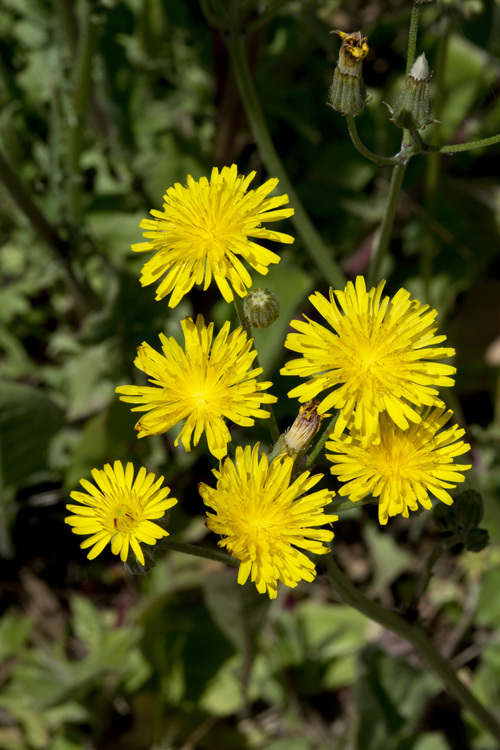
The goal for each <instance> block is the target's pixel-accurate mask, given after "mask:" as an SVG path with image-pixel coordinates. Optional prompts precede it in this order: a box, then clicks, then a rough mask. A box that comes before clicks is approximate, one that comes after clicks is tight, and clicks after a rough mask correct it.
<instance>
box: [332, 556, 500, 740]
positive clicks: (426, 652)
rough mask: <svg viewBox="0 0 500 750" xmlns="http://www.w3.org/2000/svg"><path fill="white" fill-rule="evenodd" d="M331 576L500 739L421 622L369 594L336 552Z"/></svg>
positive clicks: (498, 727) (498, 726)
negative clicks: (337, 559)
mask: <svg viewBox="0 0 500 750" xmlns="http://www.w3.org/2000/svg"><path fill="white" fill-rule="evenodd" d="M326 565H327V571H328V578H329V581H330V583H331V585H332V587H333V588H334V589H335V591H337V593H338V594H339V595H340V597H341V598H342V600H343V601H344V602H345V603H346V604H350V605H351V606H352V607H354V608H355V609H357V610H358V611H359V612H361V613H362V614H364V615H366V617H368V618H370V620H373V621H374V622H378V623H379V624H380V625H382V626H383V627H384V628H387V630H390V631H391V632H393V633H396V634H397V635H399V636H401V638H404V639H405V640H406V641H408V643H411V645H412V646H413V647H414V649H415V650H416V651H417V652H418V653H419V654H420V656H421V657H422V659H423V660H424V661H425V662H426V663H427V665H428V666H429V667H430V669H431V670H432V671H433V672H434V674H435V675H436V677H437V678H438V679H439V680H440V681H441V682H442V683H443V685H444V686H445V688H446V689H447V690H448V692H449V693H450V695H452V696H453V697H454V698H455V699H456V700H457V701H458V702H459V703H460V705H461V706H462V707H463V708H465V709H467V710H468V711H470V712H471V713H472V714H473V715H474V716H475V717H476V719H477V720H478V721H479V722H480V724H481V725H482V726H483V727H484V728H485V729H487V730H488V731H489V732H490V733H491V735H492V736H493V737H495V739H496V740H497V742H500V723H499V721H498V719H497V718H496V717H495V716H493V714H491V713H490V712H489V711H488V710H487V709H486V708H485V707H484V706H483V705H482V703H480V702H479V701H478V700H477V698H476V697H475V696H474V695H473V694H472V693H471V692H470V690H469V689H468V688H467V687H466V686H465V685H464V684H463V682H461V680H459V679H458V677H457V675H456V674H455V672H454V670H453V669H452V667H451V666H450V665H449V663H448V662H447V661H446V660H445V659H443V657H442V656H441V655H440V654H439V653H438V651H437V650H436V648H435V647H434V645H433V644H432V643H431V641H430V639H429V638H428V636H427V635H426V633H425V632H424V631H423V630H422V628H421V627H420V626H419V625H413V624H410V623H409V622H407V621H406V620H404V619H403V618H402V617H401V616H400V615H399V614H397V613H396V612H394V611H392V610H389V609H385V608H384V607H382V606H381V605H380V604H378V603H377V602H374V601H372V600H371V599H369V598H368V597H367V596H365V595H364V594H363V593H362V592H361V591H360V590H359V589H358V588H356V586H354V584H353V583H351V581H349V579H348V578H347V577H346V576H345V575H344V574H343V573H342V572H341V570H340V568H339V567H338V565H337V564H336V562H335V560H334V559H333V556H332V555H328V556H327V559H326Z"/></svg>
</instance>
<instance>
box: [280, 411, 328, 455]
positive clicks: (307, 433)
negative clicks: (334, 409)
mask: <svg viewBox="0 0 500 750" xmlns="http://www.w3.org/2000/svg"><path fill="white" fill-rule="evenodd" d="M318 406H319V401H316V400H314V401H308V402H307V403H306V404H303V405H302V406H301V407H300V410H299V414H298V416H297V417H296V419H295V421H294V423H293V425H292V426H291V427H290V428H289V429H288V430H287V431H286V432H285V443H286V447H287V450H288V455H289V456H297V455H298V454H299V453H304V452H305V451H306V450H307V449H308V447H309V445H310V443H311V440H312V439H313V437H314V436H315V435H316V433H317V432H318V430H319V428H320V427H321V422H322V421H323V418H324V417H325V415H324V414H318ZM328 416H329V415H328Z"/></svg>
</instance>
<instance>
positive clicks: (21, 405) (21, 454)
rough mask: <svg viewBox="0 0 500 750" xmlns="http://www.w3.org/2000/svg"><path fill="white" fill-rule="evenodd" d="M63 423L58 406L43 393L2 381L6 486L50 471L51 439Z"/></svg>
mask: <svg viewBox="0 0 500 750" xmlns="http://www.w3.org/2000/svg"><path fill="white" fill-rule="evenodd" d="M62 422H63V414H62V411H61V409H60V408H59V407H58V406H57V404H55V403H54V401H52V399H51V398H49V396H47V395H46V394H45V393H44V392H43V391H42V390H40V389H37V388H33V387H31V386H29V385H21V384H20V383H8V382H6V381H0V450H1V455H2V466H3V474H4V477H3V481H4V484H6V485H7V484H17V483H19V482H23V481H26V479H28V478H29V476H30V475H31V474H34V473H35V472H37V471H41V470H43V469H46V468H47V458H46V454H47V447H48V443H49V440H50V438H51V437H52V436H53V435H54V434H55V433H56V432H57V431H58V429H59V428H60V427H61V425H62Z"/></svg>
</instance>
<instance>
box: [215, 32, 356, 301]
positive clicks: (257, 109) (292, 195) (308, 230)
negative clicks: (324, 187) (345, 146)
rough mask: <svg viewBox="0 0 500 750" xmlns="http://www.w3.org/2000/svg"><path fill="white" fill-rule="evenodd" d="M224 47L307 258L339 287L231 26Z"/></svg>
mask: <svg viewBox="0 0 500 750" xmlns="http://www.w3.org/2000/svg"><path fill="white" fill-rule="evenodd" d="M228 50H229V57H230V59H231V66H232V70H233V74H234V77H235V79H236V84H237V86H238V91H239V94H240V97H241V101H242V103H243V107H244V109H245V113H246V116H247V119H248V122H249V124H250V128H251V130H252V133H253V136H254V138H255V141H256V143H257V146H258V147H259V151H260V153H261V155H262V158H263V160H264V163H265V165H266V168H267V170H268V173H269V174H271V175H273V176H276V177H277V178H278V179H279V181H280V183H281V186H282V187H283V188H284V189H285V191H286V192H287V194H288V197H289V200H290V203H291V204H292V206H293V208H294V210H295V214H294V215H293V216H292V217H291V220H292V221H293V223H294V225H295V228H296V230H297V232H298V234H299V235H300V237H301V239H302V241H303V243H304V245H305V247H306V248H307V250H308V252H309V254H310V256H311V259H312V260H313V262H314V264H315V265H316V267H317V268H318V270H319V271H320V272H321V274H322V275H323V278H324V279H325V281H326V282H327V283H329V284H331V285H332V286H335V287H337V288H339V289H343V288H344V286H345V277H344V274H343V273H342V271H341V270H340V268H339V267H338V265H337V264H336V263H335V261H334V260H332V258H331V257H330V255H331V253H330V251H329V250H328V248H327V247H326V245H325V244H324V242H323V240H322V238H321V236H320V235H319V233H318V232H317V231H316V228H315V227H314V225H313V223H312V221H311V220H310V218H309V216H308V214H307V212H306V211H305V209H304V207H303V205H302V203H301V201H300V199H299V197H298V195H297V193H296V191H295V188H294V186H293V185H292V182H291V180H290V178H289V177H288V174H287V172H286V170H285V167H284V165H283V163H282V161H281V159H280V157H279V156H278V152H277V151H276V149H275V147H274V144H273V141H272V139H271V135H270V133H269V129H268V127H267V123H266V121H265V118H264V113H263V111H262V107H261V104H260V101H259V98H258V96H257V92H256V90H255V86H254V82H253V77H252V74H251V72H250V67H249V65H248V59H247V55H246V50H245V47H244V41H243V39H242V37H241V35H240V31H239V29H238V28H235V27H233V28H232V29H231V32H230V35H229V41H228Z"/></svg>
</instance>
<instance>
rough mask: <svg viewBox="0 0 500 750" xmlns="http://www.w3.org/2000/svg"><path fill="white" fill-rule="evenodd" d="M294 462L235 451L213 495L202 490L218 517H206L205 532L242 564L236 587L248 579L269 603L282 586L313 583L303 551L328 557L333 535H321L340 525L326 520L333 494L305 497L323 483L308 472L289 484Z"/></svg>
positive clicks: (220, 472)
mask: <svg viewBox="0 0 500 750" xmlns="http://www.w3.org/2000/svg"><path fill="white" fill-rule="evenodd" d="M293 465H294V459H293V458H290V457H289V456H284V457H280V458H277V459H276V460H274V461H272V462H271V463H269V462H268V459H267V456H265V455H262V456H261V457H260V458H259V445H258V444H257V445H256V446H254V448H253V450H252V448H251V447H250V446H247V447H246V448H245V449H243V448H241V447H238V448H236V456H235V460H234V462H233V461H232V460H231V459H230V458H227V459H226V460H225V461H224V463H223V464H222V466H221V468H220V469H219V470H215V469H214V470H213V473H214V475H215V477H216V479H217V487H216V488H215V489H214V488H212V487H209V486H208V485H206V484H203V483H201V484H200V485H199V486H198V489H199V492H200V495H201V496H202V498H203V502H204V503H205V505H208V506H209V507H210V508H212V509H213V510H214V511H215V512H214V513H207V519H208V520H207V526H208V528H209V529H211V530H212V531H213V532H215V533H216V534H219V535H220V536H223V537H225V538H224V539H222V540H221V541H220V542H219V546H220V547H226V548H227V550H228V551H229V552H230V553H231V554H232V555H233V556H234V557H236V558H238V559H239V560H240V561H241V565H240V568H239V572H238V583H240V584H244V583H245V582H246V581H247V579H248V577H249V576H250V578H251V580H252V582H253V583H255V585H256V587H257V591H258V592H259V593H260V594H265V593H266V591H267V593H268V594H269V597H270V598H271V599H274V598H275V597H276V595H277V592H278V581H282V583H284V584H285V585H286V586H290V587H292V588H293V587H295V586H296V585H297V584H298V583H299V581H301V580H305V581H312V580H313V579H314V577H315V575H316V569H315V567H314V564H313V563H312V562H311V560H310V559H309V557H307V555H306V554H304V552H302V551H301V550H306V551H308V552H311V553H313V554H315V555H324V554H326V553H328V552H329V549H328V547H325V546H324V545H325V544H327V543H328V542H330V541H331V540H332V538H333V532H332V531H329V530H326V529H317V528H315V527H317V526H322V525H323V524H325V523H329V522H331V521H336V520H337V518H338V516H334V515H327V514H325V513H324V511H323V506H325V505H327V504H328V503H329V502H330V501H331V499H332V498H333V496H334V495H335V492H333V491H330V490H319V491H317V492H314V493H312V494H310V495H306V493H307V492H308V491H309V490H310V489H312V487H314V486H315V485H316V484H317V483H318V482H319V480H320V479H321V478H322V476H323V475H322V474H317V475H316V476H314V477H311V476H310V473H309V472H308V471H305V472H303V473H302V474H300V476H299V477H297V479H295V481H294V482H292V483H291V484H290V480H291V475H292V469H293Z"/></svg>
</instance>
